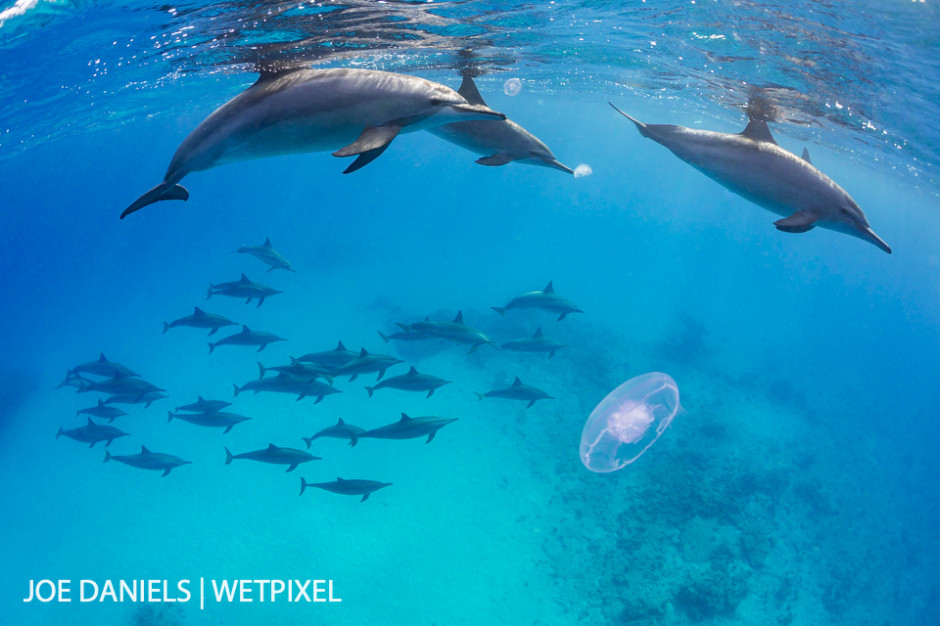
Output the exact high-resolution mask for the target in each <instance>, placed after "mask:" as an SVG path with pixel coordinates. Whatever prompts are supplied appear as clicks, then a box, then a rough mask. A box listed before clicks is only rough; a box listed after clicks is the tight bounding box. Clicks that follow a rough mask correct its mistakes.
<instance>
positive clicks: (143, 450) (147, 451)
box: [140, 446, 150, 454]
mask: <svg viewBox="0 0 940 626" xmlns="http://www.w3.org/2000/svg"><path fill="white" fill-rule="evenodd" d="M140 453H141V454H150V450H148V449H147V446H140Z"/></svg>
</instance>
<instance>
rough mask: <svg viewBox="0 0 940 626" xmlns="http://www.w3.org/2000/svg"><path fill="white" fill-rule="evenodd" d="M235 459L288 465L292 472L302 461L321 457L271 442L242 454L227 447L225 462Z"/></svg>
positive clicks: (317, 459) (316, 459) (315, 459)
mask: <svg viewBox="0 0 940 626" xmlns="http://www.w3.org/2000/svg"><path fill="white" fill-rule="evenodd" d="M235 459H248V460H249V461H260V462H262V463H271V464H274V465H287V466H288V467H287V471H288V472H292V471H294V470H295V469H297V466H298V465H300V464H301V463H306V462H308V461H319V460H320V457H318V456H313V455H312V454H310V453H309V452H304V451H303V450H298V449H297V448H279V447H278V446H276V445H274V444H273V443H269V444H268V447H267V448H262V449H261V450H252V451H251V452H244V453H242V454H232V453H231V452H230V451H229V449H228V448H226V449H225V464H226V465H228V464H229V463H231V462H232V461H234V460H235Z"/></svg>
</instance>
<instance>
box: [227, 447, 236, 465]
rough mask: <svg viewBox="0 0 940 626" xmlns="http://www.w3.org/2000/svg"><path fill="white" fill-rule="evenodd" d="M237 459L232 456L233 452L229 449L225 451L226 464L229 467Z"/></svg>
mask: <svg viewBox="0 0 940 626" xmlns="http://www.w3.org/2000/svg"><path fill="white" fill-rule="evenodd" d="M234 458H235V457H234V456H232V452H231V450H229V449H228V448H226V449H225V464H226V465H229V464H230V463H231V462H232V460H233V459H234Z"/></svg>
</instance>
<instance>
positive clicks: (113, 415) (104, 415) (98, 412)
mask: <svg viewBox="0 0 940 626" xmlns="http://www.w3.org/2000/svg"><path fill="white" fill-rule="evenodd" d="M79 415H93V416H95V417H100V418H101V419H106V420H108V421H109V422H113V421H114V420H115V419H117V418H119V417H121V416H122V415H127V411H122V410H121V409H119V408H117V407H114V406H108V405H106V404H105V403H104V400H98V406H92V407H89V408H87V409H79V410H78V411H76V412H75V416H76V417H78V416H79Z"/></svg>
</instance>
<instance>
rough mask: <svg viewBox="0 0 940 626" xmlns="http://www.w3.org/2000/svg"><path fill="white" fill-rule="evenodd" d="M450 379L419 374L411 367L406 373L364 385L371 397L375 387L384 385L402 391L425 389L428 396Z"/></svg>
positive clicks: (446, 383) (378, 387) (380, 387)
mask: <svg viewBox="0 0 940 626" xmlns="http://www.w3.org/2000/svg"><path fill="white" fill-rule="evenodd" d="M450 382H451V381H449V380H444V379H443V378H438V377H437V376H431V375H430V374H420V373H418V370H416V369H415V368H414V367H412V368H411V369H410V370H408V373H407V374H400V375H398V376H392V377H390V378H386V379H385V380H382V381H379V382H378V383H376V384H375V385H373V386H372V387H368V386H367V387H366V391H368V392H369V397H370V398H371V397H372V394H373V393H374V392H375V390H376V389H382V388H384V387H389V388H391V389H401V390H402V391H427V392H428V395H427V397H428V398H430V397H431V396H432V395H433V394H434V390H435V389H437V388H438V387H443V386H444V385H448V384H450Z"/></svg>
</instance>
